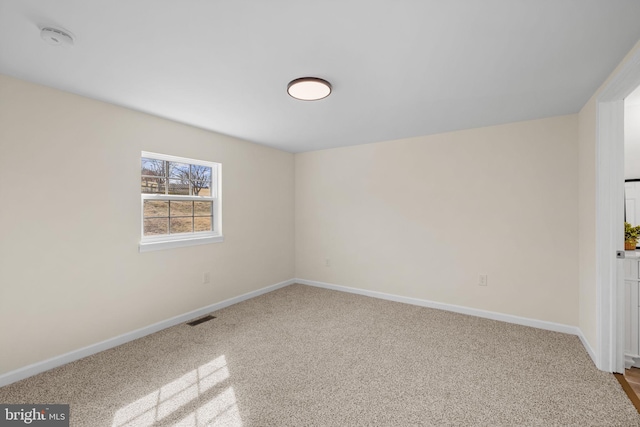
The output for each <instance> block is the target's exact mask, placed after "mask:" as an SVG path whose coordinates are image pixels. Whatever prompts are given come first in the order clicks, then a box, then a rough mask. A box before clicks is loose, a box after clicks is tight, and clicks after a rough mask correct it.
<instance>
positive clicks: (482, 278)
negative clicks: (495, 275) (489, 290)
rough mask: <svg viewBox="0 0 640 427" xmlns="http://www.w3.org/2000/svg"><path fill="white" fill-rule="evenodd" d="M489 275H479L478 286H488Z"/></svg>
mask: <svg viewBox="0 0 640 427" xmlns="http://www.w3.org/2000/svg"><path fill="white" fill-rule="evenodd" d="M487 280H488V279H487V275H486V274H481V275H480V276H478V286H487Z"/></svg>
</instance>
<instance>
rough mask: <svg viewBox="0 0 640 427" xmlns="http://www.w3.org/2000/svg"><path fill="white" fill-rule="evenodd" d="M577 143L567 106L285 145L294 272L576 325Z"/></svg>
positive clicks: (574, 118) (575, 123) (575, 120)
mask: <svg viewBox="0 0 640 427" xmlns="http://www.w3.org/2000/svg"><path fill="white" fill-rule="evenodd" d="M577 150H578V117H577V115H569V116H562V117H554V118H550V119H544V120H536V121H528V122H521V123H513V124H508V125H503V126H494V127H487V128H481V129H473V130H466V131H459V132H453V133H447V134H440V135H433V136H425V137H419V138H412V139H405V140H400V141H391V142H382V143H375V144H367V145H361V146H355V147H348V148H339V149H332V150H324V151H316V152H310V153H304V154H296V156H295V169H296V173H295V176H296V180H295V181H296V193H295V206H296V215H295V218H296V277H298V278H301V279H307V280H314V281H322V282H328V283H333V284H338V285H344V286H350V287H355V288H361V289H367V290H372V291H380V292H386V293H391V294H396V295H402V296H407V297H414V298H421V299H427V300H433V301H437V302H444V303H449V304H456V305H463V306H467V307H473V308H478V309H484V310H490V311H496V312H500V313H505V314H512V315H517V316H523V317H529V318H534V319H539V320H545V321H551V322H558V323H562V324H566V325H577V324H578V253H577V250H576V249H577V241H578V224H577V222H576V218H577V210H578V181H577V177H578V162H577V158H578V152H577ZM326 258H329V264H330V266H329V267H327V266H325V259H326ZM479 274H488V279H489V285H488V286H487V287H480V286H478V284H477V282H478V275H479Z"/></svg>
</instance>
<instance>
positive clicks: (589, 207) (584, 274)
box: [578, 41, 640, 354]
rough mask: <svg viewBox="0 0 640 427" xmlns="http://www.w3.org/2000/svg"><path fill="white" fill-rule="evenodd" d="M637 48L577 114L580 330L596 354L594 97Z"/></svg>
mask: <svg viewBox="0 0 640 427" xmlns="http://www.w3.org/2000/svg"><path fill="white" fill-rule="evenodd" d="M639 49H640V41H639V42H638V43H636V45H635V46H634V47H633V49H631V51H629V53H628V54H627V56H625V58H624V59H623V60H622V61H621V62H620V64H619V65H618V66H617V67H616V69H615V70H614V71H613V72H612V73H611V75H610V76H609V77H608V78H607V79H606V80H605V82H604V83H603V84H602V85H601V86H600V88H599V89H598V90H597V91H596V92H595V93H594V94H593V96H592V97H591V99H589V101H587V103H586V104H585V105H584V107H582V110H580V113H579V114H578V123H579V150H578V162H579V168H578V171H579V206H580V209H579V218H578V223H579V228H580V240H579V245H578V248H579V256H580V261H579V271H580V276H579V280H580V329H581V330H582V333H583V335H584V336H585V338H586V339H587V341H588V342H589V344H590V345H591V347H592V348H593V350H594V351H595V352H596V354H597V353H598V351H599V349H598V342H597V323H596V313H597V308H596V295H597V289H596V267H595V266H596V136H597V133H596V129H597V121H596V120H597V118H596V114H597V113H596V110H597V108H596V99H597V97H598V95H599V94H600V92H601V91H602V90H603V89H604V88H605V87H606V86H607V84H608V83H609V81H611V79H612V78H613V77H614V76H615V75H616V74H617V73H618V72H619V70H620V68H621V67H622V66H623V65H624V64H625V63H626V62H627V61H628V60H629V58H631V56H633V55H634V54H635V53H636V52H637V51H638V50H639Z"/></svg>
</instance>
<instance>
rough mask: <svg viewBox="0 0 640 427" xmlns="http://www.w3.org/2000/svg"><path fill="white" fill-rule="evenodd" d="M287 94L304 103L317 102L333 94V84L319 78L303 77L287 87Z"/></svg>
mask: <svg viewBox="0 0 640 427" xmlns="http://www.w3.org/2000/svg"><path fill="white" fill-rule="evenodd" d="M287 93H289V95H291V96H292V97H293V98H295V99H300V100H302V101H317V100H319V99H322V98H326V97H327V96H329V94H330V93H331V84H330V83H329V82H328V81H326V80H323V79H319V78H317V77H302V78H300V79H295V80H292V81H291V82H290V83H289V86H287Z"/></svg>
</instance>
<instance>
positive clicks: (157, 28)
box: [0, 0, 640, 152]
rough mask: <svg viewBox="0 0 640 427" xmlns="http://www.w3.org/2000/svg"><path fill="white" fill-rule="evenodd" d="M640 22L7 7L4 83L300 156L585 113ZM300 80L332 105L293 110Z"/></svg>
mask: <svg viewBox="0 0 640 427" xmlns="http://www.w3.org/2000/svg"><path fill="white" fill-rule="evenodd" d="M639 22H640V1H639V0H518V1H514V0H483V1H478V0H446V1H445V0H385V1H382V0H366V1H365V0H325V1H317V0H316V1H309V0H270V1H259V0H255V1H249V0H235V1H231V0H180V1H175V0H174V1H169V0H136V1H131V0H128V1H125V0H109V1H107V0H56V1H51V0H0V73H3V74H7V75H10V76H14V77H18V78H21V79H25V80H29V81H33V82H36V83H41V84H44V85H47V86H52V87H55V88H59V89H62V90H66V91H70V92H74V93H77V94H81V95H85V96H88V97H91V98H96V99H100V100H104V101H108V102H111V103H114V104H118V105H122V106H125V107H129V108H132V109H135V110H140V111H144V112H148V113H151V114H155V115H158V116H161V117H166V118H170V119H174V120H177V121H180V122H184V123H188V124H191V125H195V126H199V127H202V128H205V129H210V130H213V131H216V132H220V133H224V134H228V135H233V136H236V137H240V138H244V139H247V140H250V141H254V142H258V143H261V144H265V145H270V146H272V147H276V148H279V149H283V150H286V151H291V152H302V151H309V150H318V149H323V148H331V147H338V146H345V145H354V144H362V143H368V142H375V141H383V140H390V139H397V138H403V137H410V136H417V135H427V134H433V133H439V132H446V131H452V130H458V129H467V128H474V127H480V126H488V125H493V124H500V123H507V122H513V121H519V120H529V119H536V118H542V117H549V116H555V115H561V114H570V113H576V112H577V111H579V109H580V108H581V107H582V106H583V105H584V103H585V102H586V101H587V100H588V98H589V97H590V96H591V95H592V94H593V93H594V92H595V90H596V89H597V88H598V86H600V84H602V82H603V81H604V79H605V78H606V76H607V75H608V74H609V73H610V72H611V71H612V70H613V68H614V67H615V66H616V65H617V64H618V63H619V61H620V60H621V59H622V58H623V56H624V55H625V54H626V53H627V52H628V51H629V50H630V49H631V48H632V47H633V45H634V44H635V43H636V41H638V39H639V38H640V24H638V23H639ZM44 26H54V27H58V28H61V29H64V30H66V31H68V32H70V33H72V34H73V35H74V36H75V39H76V40H75V45H74V46H73V47H69V48H67V47H55V46H50V45H47V44H46V43H44V42H43V41H42V40H41V39H40V34H39V28H41V27H44ZM305 76H315V77H321V78H324V79H326V80H329V81H330V82H331V83H332V85H333V93H332V94H331V96H329V97H328V98H326V99H324V100H321V101H314V102H304V101H296V100H294V99H292V98H291V97H289V96H288V95H287V93H286V88H287V83H289V81H290V80H292V79H295V78H298V77H305Z"/></svg>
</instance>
